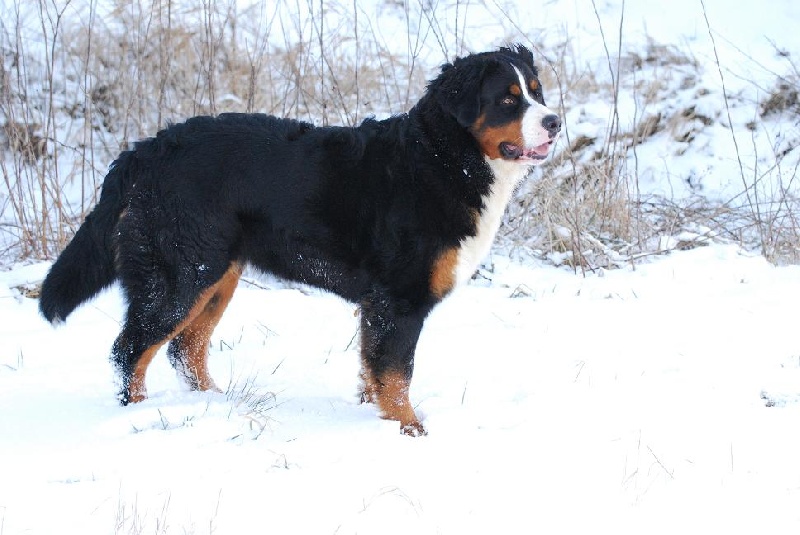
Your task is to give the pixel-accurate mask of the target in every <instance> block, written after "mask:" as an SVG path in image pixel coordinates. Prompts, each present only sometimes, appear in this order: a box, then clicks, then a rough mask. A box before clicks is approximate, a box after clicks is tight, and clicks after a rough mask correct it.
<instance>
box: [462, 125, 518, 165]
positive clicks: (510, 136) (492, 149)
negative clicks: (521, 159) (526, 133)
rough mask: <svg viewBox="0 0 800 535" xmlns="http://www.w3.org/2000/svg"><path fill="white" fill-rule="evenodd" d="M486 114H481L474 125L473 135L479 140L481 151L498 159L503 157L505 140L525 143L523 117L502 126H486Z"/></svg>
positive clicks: (490, 157) (516, 143)
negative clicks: (502, 150) (502, 147)
mask: <svg viewBox="0 0 800 535" xmlns="http://www.w3.org/2000/svg"><path fill="white" fill-rule="evenodd" d="M485 123H486V116H485V115H481V116H480V117H479V118H478V120H477V121H475V125H474V126H473V127H472V135H473V136H475V139H476V140H477V141H478V145H480V147H481V152H483V154H484V155H486V156H487V157H489V159H492V160H496V159H498V158H502V157H503V155H502V154H501V153H500V144H501V143H503V142H507V143H513V144H515V145H518V146H521V145H523V144H524V138H523V137H522V119H518V120H514V121H511V122H510V123H507V124H504V125H501V126H485Z"/></svg>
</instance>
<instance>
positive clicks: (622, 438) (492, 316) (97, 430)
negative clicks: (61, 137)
mask: <svg viewBox="0 0 800 535" xmlns="http://www.w3.org/2000/svg"><path fill="white" fill-rule="evenodd" d="M4 4H9V3H8V2H6V3H4ZM4 4H0V5H4ZM300 4H302V2H301V3H299V4H298V5H300ZM9 5H10V4H9ZM380 5H381V6H383V7H382V8H381V9H380V10H377V11H376V12H366V11H365V13H366V15H367V16H370V17H374V20H376V21H378V23H380V22H381V21H384V26H383V27H381V28H379V30H380V33H381V35H384V37H385V39H386V40H387V41H392V40H394V39H396V40H397V42H398V43H400V44H403V41H402V38H403V37H402V36H398V37H396V38H395V37H392V32H393V31H394V30H397V29H398V28H400V30H402V31H401V34H402V33H403V32H407V28H403V27H401V26H397V27H394V26H392V25H391V24H389V23H388V22H385V20H384V19H383V18H382V17H388V19H386V20H391V18H392V17H395V19H396V18H397V16H398V13H400V15H402V9H401V7H398V6H400V4H398V3H392V2H384V3H381V4H380ZM531 6H532V3H531V2H529V1H528V0H520V2H517V3H514V2H486V3H483V4H478V3H474V4H473V3H469V2H457V3H453V4H452V9H456V8H457V9H460V10H462V11H461V13H462V15H461V16H462V17H464V18H463V19H461V20H463V21H464V26H463V28H462V29H461V31H463V32H464V33H465V35H466V37H465V47H466V48H468V49H473V50H477V49H483V48H488V47H493V46H496V45H498V44H502V43H504V42H506V41H509V40H519V41H521V42H524V43H528V44H530V43H532V42H537V41H541V42H543V43H546V44H548V45H553V44H555V43H558V42H559V40H563V39H564V36H568V38H569V40H570V47H571V49H572V50H573V51H574V52H575V53H576V54H579V55H580V62H581V64H582V65H583V67H582V68H585V69H586V72H587V75H588V73H591V74H592V76H594V77H596V78H598V79H601V82H602V78H603V77H605V76H607V75H608V76H610V74H609V69H608V65H607V64H608V59H607V57H606V52H605V48H604V47H603V45H602V42H603V39H602V38H601V36H600V34H599V29H598V17H599V19H600V21H601V23H602V26H603V32H604V37H605V41H606V46H607V47H608V49H609V51H610V52H611V54H612V55H613V54H614V53H615V51H616V50H617V48H618V43H617V41H616V40H617V38H618V36H619V34H620V32H619V23H620V16H621V14H622V13H623V10H622V3H621V2H619V1H611V0H605V1H604V0H597V1H596V2H595V3H594V4H593V3H592V2H591V1H589V0H570V1H563V2H561V1H560V2H549V3H546V4H545V5H543V6H538V7H537V8H536V9H534V8H532V7H531ZM798 6H800V4H798V3H797V2H794V1H792V0H783V1H775V2H770V3H769V6H765V5H761V4H758V3H755V2H751V3H739V4H733V3H731V2H726V1H723V0H706V1H705V7H706V14H707V16H708V24H709V25H710V26H711V29H712V32H711V35H714V37H715V44H716V54H715V50H714V46H713V45H714V43H712V41H711V39H710V36H709V30H708V25H707V24H706V20H705V18H704V15H703V5H702V4H701V2H700V0H676V1H675V2H672V3H670V4H668V5H664V4H654V3H651V2H642V1H631V0H629V1H627V2H625V5H624V18H623V21H624V23H623V25H624V31H623V32H622V34H623V39H624V45H623V48H624V49H625V50H627V51H630V50H636V49H637V47H640V48H641V50H642V54H643V55H644V54H645V51H646V49H647V47H648V46H650V44H652V42H654V41H655V42H657V43H661V44H667V45H675V46H676V47H678V48H679V49H680V51H681V53H683V54H687V55H689V56H691V57H692V58H694V60H695V61H696V63H697V65H700V66H702V67H703V68H701V69H699V70H698V69H697V68H696V67H694V66H693V67H692V68H691V69H690V70H683V69H684V67H682V66H681V65H666V66H663V65H662V66H658V63H657V62H656V63H654V64H653V65H650V66H646V67H645V68H644V69H643V70H642V71H640V72H639V71H637V72H639V74H638V75H637V76H640V77H645V78H647V77H651V78H652V79H650V80H648V81H654V80H664V85H663V86H662V87H661V88H660V89H659V90H658V91H661V92H660V93H657V95H660V97H659V98H657V99H655V100H651V101H647V102H645V101H644V100H641V98H643V97H642V96H641V94H639V93H636V92H633V93H627V92H626V91H624V89H625V87H623V91H622V92H621V95H620V102H619V106H618V111H619V113H620V121H621V122H626V121H627V122H629V123H631V124H634V123H636V122H637V120H641V118H642V117H645V116H647V115H648V114H650V113H651V112H652V113H656V112H659V111H660V112H661V113H662V114H663V116H664V117H665V119H664V121H665V124H666V125H671V124H672V123H670V122H669V115H670V114H674V115H680V113H682V111H683V110H686V109H687V108H688V107H691V106H694V107H695V108H696V110H695V111H697V115H698V116H700V117H701V118H700V119H698V120H697V121H696V122H694V123H692V126H691V128H694V129H695V131H693V133H692V136H693V139H694V140H696V141H694V142H693V143H691V144H687V143H686V142H685V141H676V136H677V137H680V134H681V133H680V132H678V133H677V134H676V133H675V132H673V131H670V130H669V128H665V129H664V130H662V131H660V132H658V133H657V134H655V135H653V136H652V137H650V138H649V139H647V141H646V143H643V144H642V145H640V146H639V148H638V150H639V153H638V154H637V155H633V154H630V155H629V156H630V160H631V162H633V159H634V156H636V158H637V159H638V161H637V162H636V165H637V177H638V178H640V182H639V186H640V187H641V188H642V192H643V193H645V194H646V193H658V194H668V195H670V196H672V197H675V198H685V197H688V196H691V195H695V194H698V193H700V194H702V195H706V196H707V197H708V198H712V199H716V200H722V201H727V200H729V199H731V198H737V197H738V198H739V199H740V200H741V199H742V198H744V197H743V196H741V192H742V191H741V188H742V187H743V185H744V184H743V180H742V177H741V174H742V173H741V169H742V168H741V167H740V166H739V163H738V160H739V159H740V158H741V159H742V160H743V163H742V165H743V168H744V169H745V171H746V172H747V175H748V176H751V175H752V176H758V177H759V179H758V181H759V183H760V184H762V185H763V187H764V188H766V189H769V188H770V187H771V188H774V191H777V192H778V193H780V194H781V195H785V193H786V190H785V187H787V186H788V187H789V188H790V189H791V188H797V183H796V182H797V181H796V180H795V179H796V175H797V172H796V170H797V167H796V165H798V162H800V150H798V149H797V148H796V147H797V145H798V139H800V124H799V123H798V119H797V115H796V114H795V115H788V114H787V115H771V116H769V117H763V118H762V117H760V116H759V102H761V101H762V100H763V97H764V95H766V94H767V93H768V92H769V91H770V90H771V89H772V88H773V87H774V84H775V83H776V76H777V75H793V76H795V78H793V79H795V80H796V79H797V78H796V76H797V72H796V70H795V71H794V73H793V74H792V62H793V64H794V65H797V59H796V55H797V54H800V32H798V31H797V30H796V24H795V22H796V21H798V20H800V7H798ZM5 7H8V6H5ZM595 7H596V10H597V14H595ZM501 8H502V9H501ZM365 10H366V8H365ZM464 10H466V13H467V15H466V16H465V15H463V13H464V12H465V11H464ZM499 12H502V17H500V18H502V20H503V21H504V22H503V24H500V23H497V22H496V21H497V20H498V17H497V16H496V15H497V13H499ZM446 13H449V14H451V15H452V14H453V11H452V10H451V11H447V12H446ZM487 13H488V15H487ZM492 13H494V16H495V18H494V19H492V16H493V15H492ZM453 20H460V19H458V18H456V17H452V18H448V17H444V18H443V19H442V21H441V24H442V27H441V28H440V30H441V31H450V30H451V29H448V28H447V25H448V24H451V23H452V21H453ZM493 21H494V22H493ZM509 21H514V23H515V24H517V27H518V29H516V30H515V29H514V28H513V27H512V25H510V24H509V23H508V22H509ZM519 29H522V30H524V31H525V32H526V33H520V32H519ZM400 30H398V31H400ZM514 31H517V33H514ZM426 39H427V41H426V44H425V45H424V46H425V47H427V48H426V49H425V50H424V51H423V52H421V53H420V58H422V59H424V60H425V61H426V62H427V61H430V62H438V61H441V58H440V57H437V55H441V51H440V50H438V49H437V44H436V35H435V32H432V33H430V34H428V35H427V37H426ZM545 48H546V47H545ZM786 54H788V55H786ZM717 55H718V56H719V59H720V62H721V70H722V73H723V77H724V82H725V83H724V85H725V89H726V92H725V93H726V94H727V95H728V98H729V109H730V113H731V117H730V118H729V117H728V107H726V105H725V102H724V99H723V98H722V79H721V78H720V75H719V69H718V68H717V65H716V57H717ZM654 65H655V66H654ZM425 68H426V69H429V70H430V72H433V70H434V68H435V66H434V65H433V64H431V65H428V64H426V65H425ZM659 69H661V70H659ZM664 70H667V71H668V72H667V73H665V72H664ZM628 75H631V73H630V72H626V71H625V70H624V69H623V70H622V71H621V76H622V77H623V83H622V85H623V86H624V84H625V83H628V82H631V80H630V79H625V76H628ZM687 76H699V77H700V78H698V79H697V80H696V84H695V85H694V86H691V87H683V84H684V83H685V82H686V80H687V78H686V77H687ZM637 80H640V79H639V78H637ZM606 81H607V80H606ZM634 81H636V80H634ZM640 81H641V80H640ZM682 87H683V88H682ZM698 90H700V91H698ZM549 95H552V96H555V93H553V92H552V91H551V92H550V93H549ZM571 98H573V95H571V94H567V95H565V105H567V107H568V109H569V110H570V111H569V112H568V114H567V125H568V127H569V128H571V129H572V130H571V132H572V134H573V139H574V137H575V136H577V135H586V136H589V137H597V138H598V139H602V137H603V136H604V134H605V132H606V129H607V126H608V120H609V118H610V110H611V108H612V106H611V104H610V103H609V102H607V101H597V102H593V101H590V100H589V101H579V102H576V101H571V100H570V99H571ZM581 98H583V97H581ZM551 100H552V99H551ZM637 118H638V119H637ZM754 120H756V121H758V122H759V124H758V125H757V126H756V128H755V129H753V128H752V125H751V126H748V123H751V122H753V121H754ZM704 121H705V122H704ZM706 123H708V124H706ZM623 130H625V128H623ZM732 131H733V132H734V133H735V135H736V136H738V138H737V140H738V142H739V146H738V149H737V147H736V146H735V145H734V138H733V136H732V135H731V132H732ZM787 148H788V150H789V152H787V153H786V154H784V155H783V156H781V158H784V157H785V158H786V159H783V160H781V161H782V163H781V165H778V166H777V167H776V171H775V172H769V173H766V171H765V170H767V169H771V168H772V167H773V166H775V164H776V161H777V156H776V155H777V154H779V153H781V152H782V151H783V150H784V149H787ZM737 150H738V152H739V157H738V158H737V154H736V152H737ZM779 163H780V162H779ZM762 173H764V176H763V177H762V176H761V174H762ZM690 177H691V178H692V180H694V182H692V180H689V178H690ZM765 177H766V178H765ZM767 178H769V179H770V180H773V179H774V180H775V181H772V182H771V181H770V180H767ZM782 188H783V189H782ZM753 191H755V190H753ZM742 202H745V201H742ZM663 239H664V242H665V243H674V242H675V236H671V235H665V236H664V237H663ZM721 242H722V240H717V242H716V243H712V244H710V245H707V246H703V247H698V248H696V249H693V250H689V251H674V252H672V253H670V254H663V255H654V256H652V257H646V258H643V259H642V260H640V261H639V262H638V263H637V264H636V265H635V266H628V267H624V268H622V269H617V270H609V271H594V272H592V271H589V272H587V273H585V274H581V273H578V274H575V273H573V272H572V271H570V270H568V269H566V268H557V267H553V266H552V265H549V264H545V263H540V262H539V261H536V260H530V261H525V262H523V263H517V262H512V261H510V260H508V256H507V255H505V254H503V251H502V250H497V251H495V253H494V255H493V257H492V262H491V269H485V270H484V271H483V273H482V275H481V276H480V277H478V278H477V279H476V280H474V281H472V283H471V284H470V285H468V286H466V287H464V288H461V289H459V290H458V291H456V292H455V293H454V294H453V295H452V296H451V297H450V298H448V300H446V301H445V302H444V303H443V304H442V305H441V306H440V307H439V308H437V309H436V310H435V311H434V313H433V314H432V315H431V316H430V318H429V319H428V321H427V322H426V325H425V329H424V331H423V334H422V337H421V339H420V343H419V346H418V352H417V358H416V373H415V377H414V381H413V383H412V391H411V398H412V402H413V403H415V404H416V406H417V411H418V414H420V415H422V417H423V418H424V423H425V425H426V428H427V430H428V431H429V434H428V435H427V436H425V437H420V438H410V437H406V436H402V435H400V434H399V432H398V426H397V424H395V423H393V422H387V421H383V420H381V419H379V418H378V416H377V414H376V410H375V408H374V407H372V406H370V405H363V404H360V403H359V402H358V398H357V395H356V393H357V388H358V380H357V373H358V367H359V357H358V349H357V347H356V342H355V340H356V339H357V337H356V329H357V319H356V318H355V317H354V314H353V313H354V307H353V306H352V305H350V304H348V303H345V302H343V301H341V300H339V299H337V298H335V297H333V296H330V295H327V294H323V293H319V292H316V291H313V290H312V291H309V290H308V289H305V288H294V287H287V286H285V285H283V284H280V283H278V282H276V281H273V280H270V279H264V278H259V277H257V276H255V275H253V274H250V275H249V276H248V277H245V280H243V281H242V282H241V283H240V285H239V288H238V290H237V293H236V295H235V297H234V300H233V302H232V303H231V305H230V307H229V309H228V311H227V312H226V314H225V316H224V317H223V320H222V322H221V324H220V326H219V327H218V328H217V330H216V332H215V334H214V336H213V337H212V349H211V358H210V365H211V371H212V374H213V376H214V378H215V379H216V381H217V384H218V385H220V386H221V387H222V388H223V390H225V393H221V394H220V393H196V392H189V391H187V390H186V389H185V387H184V386H183V385H182V384H181V382H180V381H179V380H178V378H177V377H176V375H175V373H174V372H173V370H172V369H171V368H170V366H169V364H168V363H167V359H166V357H165V356H164V355H163V353H162V354H160V355H159V356H157V358H156V359H155V361H154V362H153V364H152V365H151V366H150V370H149V374H148V387H149V392H150V395H151V397H150V399H149V400H147V401H145V402H143V403H141V404H138V405H135V406H129V407H124V408H123V407H120V406H118V404H117V403H116V401H115V386H114V382H113V377H112V369H111V365H110V363H109V361H108V358H107V355H108V353H109V348H110V346H111V343H112V341H113V339H114V337H115V336H116V334H117V332H118V328H119V322H120V320H121V317H122V313H123V304H122V300H121V297H120V295H119V293H118V290H117V289H116V288H112V289H111V290H109V291H108V292H105V293H104V294H102V295H101V296H100V297H99V298H98V299H96V300H95V301H93V302H91V303H89V304H87V305H85V306H84V307H82V308H80V309H79V310H77V311H76V312H75V313H74V315H73V316H71V317H70V318H69V321H68V322H67V324H66V325H64V326H62V327H60V328H58V329H53V328H52V327H50V326H49V325H48V324H47V323H45V322H44V320H42V319H41V318H40V317H39V315H38V312H37V302H36V300H35V299H29V298H27V297H23V292H22V290H21V289H24V288H25V287H29V286H33V285H35V283H36V282H38V281H41V279H42V277H43V276H44V273H45V272H46V270H47V268H48V264H33V265H26V266H7V269H3V270H2V271H1V272H0V535H17V534H23V533H25V534H50V533H81V534H95V533H97V534H108V533H114V534H125V535H127V534H150V533H153V534H161V533H170V534H172V533H177V534H187V533H189V534H192V533H193V534H205V533H209V534H210V533H215V534H229V533H241V532H248V533H249V532H275V533H281V534H284V533H298V534H299V533H303V534H306V533H309V534H311V533H313V534H320V533H322V534H356V533H359V534H381V535H383V534H391V533H418V534H462V533H586V532H592V533H594V532H610V533H637V534H638V533H676V532H683V533H728V532H735V533H756V532H758V533H770V534H773V533H774V534H782V533H793V534H796V533H800V454H798V452H800V432H798V422H800V337H798V322H797V313H796V309H797V302H798V298H800V266H785V267H775V266H772V265H770V264H769V263H768V262H767V261H766V260H764V259H763V258H761V257H759V256H756V255H754V254H751V253H748V252H745V251H743V250H741V249H740V248H738V247H736V246H735V245H732V244H726V243H721Z"/></svg>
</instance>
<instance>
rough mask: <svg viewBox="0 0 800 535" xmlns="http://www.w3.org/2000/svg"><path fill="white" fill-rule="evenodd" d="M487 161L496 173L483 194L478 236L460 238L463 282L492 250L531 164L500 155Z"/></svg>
mask: <svg viewBox="0 0 800 535" xmlns="http://www.w3.org/2000/svg"><path fill="white" fill-rule="evenodd" d="M486 162H487V163H488V164H489V167H490V168H491V169H492V173H494V183H493V184H492V189H491V191H490V192H489V194H488V195H486V196H484V197H483V211H481V214H480V217H479V219H478V228H477V229H476V230H477V232H476V234H475V236H470V237H468V238H466V239H464V240H463V241H462V242H461V248H460V250H459V252H458V264H457V266H456V281H457V283H458V284H463V283H465V282H467V281H469V280H470V279H471V278H472V275H473V274H474V273H475V270H476V269H478V266H479V265H480V263H481V261H483V259H484V258H486V255H488V254H489V250H490V249H491V248H492V242H494V237H495V235H496V234H497V230H498V229H499V228H500V223H501V222H502V221H503V213H504V212H505V210H506V206H508V203H509V201H511V196H512V195H513V194H514V190H515V189H516V187H517V184H519V183H520V181H521V180H522V179H523V178H525V176H526V175H527V174H528V172H529V171H530V168H529V167H528V166H525V165H520V164H518V163H516V162H513V161H507V160H503V159H501V158H498V159H495V160H492V159H490V158H486Z"/></svg>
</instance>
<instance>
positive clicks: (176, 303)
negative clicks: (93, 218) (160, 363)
mask: <svg viewBox="0 0 800 535" xmlns="http://www.w3.org/2000/svg"><path fill="white" fill-rule="evenodd" d="M162 275H163V274H161V275H158V276H157V275H155V274H153V273H151V274H150V276H151V277H150V278H148V279H147V280H148V284H147V288H138V291H130V289H129V291H128V292H127V293H128V296H129V303H128V311H127V315H126V318H125V324H124V325H123V327H122V331H121V332H120V334H119V336H118V337H117V339H116V341H115V342H114V345H113V347H112V349H111V359H112V361H113V363H114V365H115V366H116V368H117V372H118V374H119V377H120V383H121V384H120V387H121V388H120V394H119V399H120V402H121V403H122V404H123V405H127V404H128V403H137V402H139V401H142V400H144V399H145V398H146V397H147V389H146V387H145V374H146V372H147V367H148V365H149V364H150V362H151V361H152V360H153V357H154V356H155V355H156V353H157V352H158V350H159V349H160V348H161V346H163V345H164V344H166V343H167V342H169V341H170V340H172V339H174V338H175V337H176V336H178V335H180V334H181V333H183V332H184V331H186V329H187V328H188V327H190V326H191V325H193V324H194V323H195V322H196V321H198V319H199V318H203V317H206V318H210V316H211V314H212V313H213V311H214V310H217V309H219V315H221V313H222V310H223V309H224V306H222V307H219V306H217V305H215V304H211V305H210V303H211V302H212V301H215V302H216V303H223V302H224V303H223V304H224V305H227V302H228V301H229V300H230V295H228V292H230V294H232V293H233V288H235V282H236V281H237V280H238V277H239V270H238V267H237V268H236V269H233V268H231V269H229V270H228V272H225V274H224V275H223V276H222V277H221V278H219V279H218V280H217V282H215V283H212V284H211V285H210V286H208V285H206V286H203V285H198V284H197V281H196V280H195V281H190V280H184V281H183V282H177V281H176V279H174V278H172V279H170V278H169V277H166V276H162ZM167 280H170V281H171V284H167V283H166V282H165V281H167ZM124 285H125V281H124V280H123V286H124ZM222 286H225V288H226V290H225V291H221V287H222ZM218 294H219V295H218ZM210 319H213V318H210ZM218 319H219V318H218V317H217V318H216V320H218ZM205 323H208V324H209V326H210V327H209V330H208V332H209V334H210V330H211V329H212V328H213V325H211V323H212V322H209V321H202V320H201V321H200V323H199V325H202V324H205ZM213 323H214V324H215V323H216V322H215V321H214V322H213ZM194 332H195V331H194V330H190V331H188V332H187V334H188V335H189V336H188V338H189V339H190V340H197V341H198V342H199V340H200V338H201V336H196V335H194V334H193V333H194ZM197 332H199V333H202V332H203V330H202V329H197ZM206 343H207V338H206ZM176 347H177V346H176ZM192 354H194V353H192ZM202 354H203V355H205V353H204V352H203V353H202ZM201 361H202V369H201V370H199V371H200V373H198V380H200V379H201V378H202V380H203V381H204V384H205V385H206V386H208V387H209V388H211V387H213V382H210V378H208V373H207V371H206V369H205V358H204V356H203V357H202V359H201ZM190 367H191V365H190ZM193 367H194V370H195V372H198V368H200V366H199V365H198V364H197V363H195V364H194V366H193Z"/></svg>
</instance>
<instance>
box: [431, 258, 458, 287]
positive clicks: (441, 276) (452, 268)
mask: <svg viewBox="0 0 800 535" xmlns="http://www.w3.org/2000/svg"><path fill="white" fill-rule="evenodd" d="M457 265H458V249H457V248H452V249H446V250H445V251H443V252H442V253H441V254H440V255H439V257H438V258H437V259H436V260H435V261H434V262H433V268H432V269H431V278H430V288H431V293H432V294H433V295H435V296H436V297H437V298H438V299H441V298H443V297H444V296H445V295H447V294H448V293H450V291H451V290H452V289H453V288H454V287H455V285H456V266H457Z"/></svg>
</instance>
